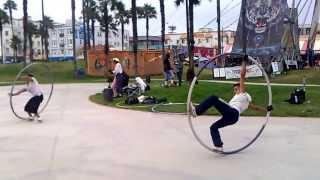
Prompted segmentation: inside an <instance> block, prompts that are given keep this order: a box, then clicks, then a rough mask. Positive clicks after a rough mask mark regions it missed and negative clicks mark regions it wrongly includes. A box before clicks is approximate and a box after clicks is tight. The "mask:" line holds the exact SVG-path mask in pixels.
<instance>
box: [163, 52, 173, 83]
mask: <svg viewBox="0 0 320 180" xmlns="http://www.w3.org/2000/svg"><path fill="white" fill-rule="evenodd" d="M163 74H164V86H165V87H169V86H171V85H173V84H174V82H173V69H172V67H171V63H170V53H169V52H167V53H166V55H165V58H164V59H163ZM169 83H170V84H169Z"/></svg>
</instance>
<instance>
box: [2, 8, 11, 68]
mask: <svg viewBox="0 0 320 180" xmlns="http://www.w3.org/2000/svg"><path fill="white" fill-rule="evenodd" d="M6 23H9V16H8V15H7V13H6V12H5V11H4V10H2V9H0V38H1V54H2V62H3V63H4V61H5V57H4V47H3V37H2V31H3V25H4V24H6Z"/></svg>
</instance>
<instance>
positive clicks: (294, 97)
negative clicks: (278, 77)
mask: <svg viewBox="0 0 320 180" xmlns="http://www.w3.org/2000/svg"><path fill="white" fill-rule="evenodd" d="M305 100H306V91H305V90H304V89H302V88H297V89H295V90H294V91H293V92H292V93H291V95H290V99H289V100H288V102H289V103H290V104H303V103H304V102H305Z"/></svg>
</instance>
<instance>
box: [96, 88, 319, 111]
mask: <svg viewBox="0 0 320 180" xmlns="http://www.w3.org/2000/svg"><path fill="white" fill-rule="evenodd" d="M151 86H152V88H151V91H149V92H148V93H146V94H145V95H147V96H155V97H157V98H161V97H166V98H167V99H168V102H171V103H185V102H186V99H187V93H188V92H187V91H188V87H187V86H182V87H172V88H161V87H160V85H159V83H157V82H153V83H152V85H151ZM292 89H293V87H283V86H274V87H273V88H272V91H273V106H274V108H275V110H274V111H273V113H272V115H273V116H281V117H288V116H299V117H320V98H319V97H320V87H310V88H307V102H306V103H305V104H303V105H290V104H288V103H286V102H284V100H285V99H288V98H289V94H290V92H291V91H292ZM247 90H248V92H249V93H250V94H251V96H252V97H253V102H254V103H255V104H258V105H262V106H266V104H267V101H266V99H267V93H266V92H267V90H266V87H264V86H258V85H250V86H248V88H247ZM212 94H215V95H218V96H219V97H222V98H223V99H225V100H229V99H230V98H231V97H232V87H231V85H228V84H220V83H219V84H218V83H207V82H201V83H199V85H198V86H196V88H195V89H194V93H193V96H194V98H193V100H192V101H193V102H194V103H199V102H200V101H201V100H203V99H204V98H205V97H207V96H209V95H212ZM90 100H91V101H93V102H95V103H98V104H102V105H106V106H112V107H116V104H118V103H121V105H123V104H124V98H119V99H116V100H115V101H114V102H112V103H107V102H105V101H104V100H103V97H102V94H101V93H97V94H95V95H92V96H90ZM138 106H139V105H138ZM129 109H135V110H141V111H151V107H150V106H149V107H137V106H129ZM157 110H158V111H160V112H176V113H184V112H186V105H170V106H159V107H158V108H157ZM208 114H212V115H216V114H217V112H216V111H214V110H212V111H210V112H208ZM244 115H246V116H264V115H265V114H263V113H262V114H261V113H257V112H254V111H251V110H249V111H247V112H245V113H244Z"/></svg>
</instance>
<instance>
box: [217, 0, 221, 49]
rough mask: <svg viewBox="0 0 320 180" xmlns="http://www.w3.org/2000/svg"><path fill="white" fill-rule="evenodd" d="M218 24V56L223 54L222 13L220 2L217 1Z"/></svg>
mask: <svg viewBox="0 0 320 180" xmlns="http://www.w3.org/2000/svg"><path fill="white" fill-rule="evenodd" d="M217 23H218V55H220V54H221V49H222V48H221V12H220V0H217Z"/></svg>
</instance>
